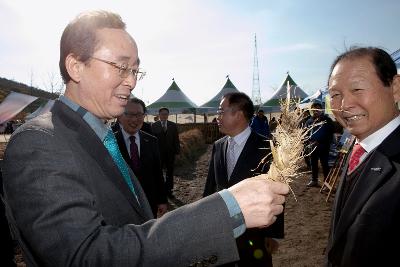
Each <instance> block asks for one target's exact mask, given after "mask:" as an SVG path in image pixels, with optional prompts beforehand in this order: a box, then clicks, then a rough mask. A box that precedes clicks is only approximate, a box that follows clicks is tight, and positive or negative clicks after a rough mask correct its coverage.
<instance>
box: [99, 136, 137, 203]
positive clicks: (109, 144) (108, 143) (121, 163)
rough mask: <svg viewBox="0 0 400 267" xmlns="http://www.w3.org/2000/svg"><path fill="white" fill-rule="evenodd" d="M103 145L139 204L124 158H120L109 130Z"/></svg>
mask: <svg viewBox="0 0 400 267" xmlns="http://www.w3.org/2000/svg"><path fill="white" fill-rule="evenodd" d="M103 143H104V146H105V147H106V148H107V150H108V152H109V153H110V155H111V157H112V158H113V160H114V162H115V164H117V166H118V169H119V170H120V172H121V173H122V176H123V177H124V180H125V182H126V183H127V184H128V187H129V189H130V190H131V192H132V193H133V194H134V195H135V197H136V199H137V201H138V202H139V199H138V197H137V194H136V192H135V188H134V187H133V183H132V180H131V176H130V174H129V167H128V165H127V164H126V162H125V160H124V158H123V157H122V155H121V152H120V151H119V148H118V144H117V140H116V139H115V136H114V134H113V132H112V131H111V130H108V132H107V135H106V137H105V138H104V140H103ZM139 204H140V203H139Z"/></svg>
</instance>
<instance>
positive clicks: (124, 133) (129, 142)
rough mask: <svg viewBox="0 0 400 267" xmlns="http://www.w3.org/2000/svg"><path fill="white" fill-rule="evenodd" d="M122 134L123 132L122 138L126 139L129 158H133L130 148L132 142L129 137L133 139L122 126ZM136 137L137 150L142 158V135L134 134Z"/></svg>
mask: <svg viewBox="0 0 400 267" xmlns="http://www.w3.org/2000/svg"><path fill="white" fill-rule="evenodd" d="M121 132H122V136H123V137H124V141H125V146H126V150H128V153H129V157H130V156H131V147H130V145H131V140H129V137H131V135H130V134H128V133H127V132H126V131H125V130H124V127H122V125H121ZM134 136H135V143H136V145H137V148H138V154H139V157H140V135H139V131H137V132H136V133H135V134H134Z"/></svg>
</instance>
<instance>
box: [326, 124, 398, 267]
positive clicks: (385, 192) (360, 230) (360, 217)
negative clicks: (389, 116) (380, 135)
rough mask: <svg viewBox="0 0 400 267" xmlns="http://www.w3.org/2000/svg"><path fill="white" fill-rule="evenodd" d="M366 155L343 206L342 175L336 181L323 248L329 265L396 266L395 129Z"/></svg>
mask: <svg viewBox="0 0 400 267" xmlns="http://www.w3.org/2000/svg"><path fill="white" fill-rule="evenodd" d="M371 153H372V154H371V155H370V156H368V158H367V159H366V161H365V163H364V164H363V165H362V166H360V168H362V169H361V170H360V171H361V175H360V177H359V178H358V180H357V181H356V184H355V186H354V189H353V191H352V192H351V193H350V194H349V196H348V199H347V201H346V203H345V205H344V206H343V209H342V210H340V204H339V203H341V200H342V198H343V188H344V180H345V179H342V180H341V182H340V184H339V187H338V192H337V194H336V198H335V203H334V208H333V212H332V214H333V215H332V224H331V232H330V238H329V242H328V247H327V254H328V259H329V263H328V265H329V266H394V265H397V264H396V262H398V243H399V240H400V227H399V225H400V127H398V128H397V129H396V130H395V131H394V132H392V133H391V134H390V135H389V136H388V137H387V138H386V139H385V140H384V141H383V142H382V143H381V144H380V145H379V146H378V147H377V148H376V149H375V151H373V152H371ZM393 264H394V265H393Z"/></svg>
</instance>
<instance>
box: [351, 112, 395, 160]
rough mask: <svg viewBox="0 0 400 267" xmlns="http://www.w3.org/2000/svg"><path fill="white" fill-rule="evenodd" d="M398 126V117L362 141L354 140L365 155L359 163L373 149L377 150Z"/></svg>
mask: <svg viewBox="0 0 400 267" xmlns="http://www.w3.org/2000/svg"><path fill="white" fill-rule="evenodd" d="M399 125H400V116H397V117H396V118H394V119H393V120H391V121H390V122H389V123H388V124H386V125H385V126H383V127H382V128H380V129H379V130H378V131H376V132H374V133H373V134H371V135H369V136H368V137H366V138H365V139H364V140H361V141H359V140H356V143H359V144H360V145H361V146H362V147H363V148H364V150H365V151H366V153H364V155H362V156H361V158H360V163H361V162H362V161H363V160H364V159H365V158H366V157H367V156H368V154H369V153H371V152H372V151H373V150H374V149H375V148H377V147H378V146H379V145H380V144H381V143H382V142H383V140H385V139H386V137H388V136H389V135H390V134H391V133H392V132H393V131H394V130H395V129H396V128H397V127H398V126H399Z"/></svg>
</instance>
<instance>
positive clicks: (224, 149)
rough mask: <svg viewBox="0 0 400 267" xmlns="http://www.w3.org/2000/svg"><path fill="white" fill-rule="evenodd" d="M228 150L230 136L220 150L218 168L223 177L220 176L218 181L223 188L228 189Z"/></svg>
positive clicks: (223, 142)
mask: <svg viewBox="0 0 400 267" xmlns="http://www.w3.org/2000/svg"><path fill="white" fill-rule="evenodd" d="M227 149H228V136H225V137H224V139H223V140H222V142H221V143H220V149H219V159H220V161H219V166H217V169H218V170H219V172H220V174H221V175H218V177H217V179H218V180H219V181H218V184H220V186H221V187H222V188H228V171H227V167H226V152H227Z"/></svg>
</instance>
